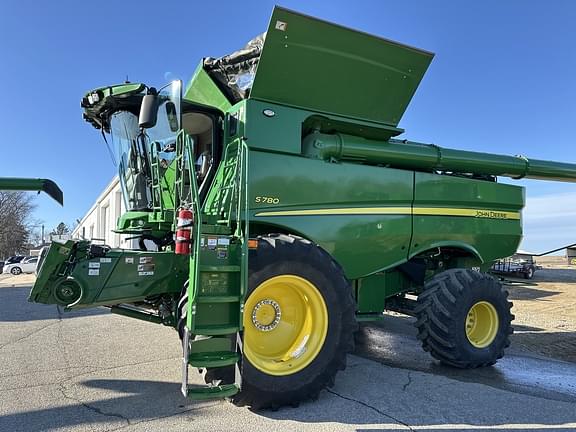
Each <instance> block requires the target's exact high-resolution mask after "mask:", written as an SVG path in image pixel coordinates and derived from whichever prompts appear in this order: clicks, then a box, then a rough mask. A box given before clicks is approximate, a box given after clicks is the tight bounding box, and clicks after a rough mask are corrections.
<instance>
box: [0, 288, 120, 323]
mask: <svg viewBox="0 0 576 432" xmlns="http://www.w3.org/2000/svg"><path fill="white" fill-rule="evenodd" d="M30 289H31V288H30V287H29V286H24V287H11V288H2V289H0V304H1V305H2V313H1V314H0V322H1V321H5V322H25V321H38V320H46V319H57V318H60V319H69V318H76V317H85V316H92V315H102V314H109V313H110V310H109V309H105V308H94V309H82V310H77V311H70V312H64V311H63V310H62V308H60V311H59V310H58V307H57V306H56V305H44V304H39V303H30V302H29V301H28V295H29V294H30Z"/></svg>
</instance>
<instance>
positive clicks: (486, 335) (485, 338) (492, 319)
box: [466, 301, 499, 348]
mask: <svg viewBox="0 0 576 432" xmlns="http://www.w3.org/2000/svg"><path fill="white" fill-rule="evenodd" d="M498 326H499V319H498V312H496V308H495V307H494V306H492V304H490V303H488V302H486V301H480V302H478V303H476V304H474V306H472V307H471V308H470V310H469V311H468V315H467V316H466V337H467V338H468V341H470V343H471V344H472V345H473V346H475V347H476V348H486V347H487V346H488V345H490V344H491V343H492V342H494V339H495V338H496V334H497V333H498Z"/></svg>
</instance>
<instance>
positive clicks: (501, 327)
mask: <svg viewBox="0 0 576 432" xmlns="http://www.w3.org/2000/svg"><path fill="white" fill-rule="evenodd" d="M511 308H512V303H511V302H509V301H508V292H507V291H506V290H504V289H503V287H502V285H501V284H500V282H498V281H497V280H496V279H494V278H493V277H491V276H489V275H487V274H485V273H480V272H476V271H472V270H467V269H451V270H447V271H444V272H442V273H439V274H437V275H436V276H434V277H432V278H431V279H430V280H429V281H428V282H427V283H426V285H425V287H424V291H423V292H422V294H420V295H419V296H418V302H417V307H416V309H415V314H416V317H417V322H416V327H417V329H418V339H420V340H421V341H422V346H423V348H424V350H425V351H428V352H430V354H431V355H432V356H433V357H434V358H436V359H438V360H440V361H441V362H442V363H444V364H447V365H450V366H454V367H458V368H464V369H468V368H477V367H482V366H490V365H493V364H494V363H496V361H497V360H498V359H500V358H502V356H503V355H504V349H505V348H507V347H508V346H509V345H510V335H511V334H512V333H513V328H512V326H511V322H512V320H513V319H514V316H513V315H512V314H511V313H510V309H511Z"/></svg>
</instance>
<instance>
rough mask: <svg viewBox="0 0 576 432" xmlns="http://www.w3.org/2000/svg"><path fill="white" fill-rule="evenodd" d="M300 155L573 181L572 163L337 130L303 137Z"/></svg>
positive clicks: (574, 167) (575, 169)
mask: <svg viewBox="0 0 576 432" xmlns="http://www.w3.org/2000/svg"><path fill="white" fill-rule="evenodd" d="M303 150H304V154H305V155H306V156H308V157H314V158H319V159H324V160H330V159H336V160H343V161H346V160H348V161H354V162H362V161H364V162H368V163H376V164H386V165H389V166H391V167H394V168H405V169H406V168H408V169H414V170H422V171H447V172H456V173H468V174H479V175H493V176H503V177H511V178H514V179H522V178H529V179H540V180H552V181H564V182H576V164H570V163H563V162H552V161H545V160H538V159H527V158H525V157H524V156H504V155H497V154H492V153H480V152H472V151H466V150H453V149H447V148H443V147H439V146H437V145H435V144H421V143H416V142H411V141H400V140H390V141H374V140H367V139H365V138H361V137H357V136H353V135H346V134H340V133H334V134H325V133H320V132H313V133H311V134H309V135H308V136H307V137H305V138H304V141H303Z"/></svg>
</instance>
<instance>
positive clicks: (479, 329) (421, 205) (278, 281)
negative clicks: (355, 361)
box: [30, 7, 576, 408]
mask: <svg viewBox="0 0 576 432" xmlns="http://www.w3.org/2000/svg"><path fill="white" fill-rule="evenodd" d="M432 57H433V54H431V53H429V52H426V51H423V50H420V49H416V48H412V47H408V46H406V45H402V44H399V43H397V42H392V41H389V40H386V39H382V38H378V37H375V36H371V35H368V34H365V33H361V32H357V31H354V30H350V29H347V28H344V27H341V26H337V25H334V24H331V23H327V22H324V21H321V20H318V19H315V18H311V17H308V16H305V15H301V14H298V13H296V12H292V11H289V10H287V9H284V8H280V7H276V8H275V9H274V12H273V14H272V18H271V21H270V24H269V26H268V29H267V31H266V33H265V37H264V36H261V37H259V38H256V39H255V40H253V41H252V42H251V43H250V44H249V45H248V46H247V47H246V48H245V49H243V50H241V51H239V52H236V53H233V54H231V55H229V56H225V57H222V58H218V59H214V58H207V59H204V60H203V61H202V62H201V63H200V65H199V66H198V68H197V69H196V71H195V73H194V75H193V77H192V79H191V81H190V83H189V84H188V86H187V87H186V89H185V90H184V91H183V90H182V88H181V83H180V82H179V81H176V82H173V83H171V84H169V85H167V86H165V87H163V88H160V89H156V88H154V87H151V86H148V85H146V84H143V83H124V84H120V85H112V86H104V87H99V88H97V89H95V90H92V91H90V92H88V93H87V94H86V96H85V97H84V99H83V100H82V107H83V109H84V118H85V119H86V120H87V121H88V122H89V123H91V124H92V125H93V126H94V127H96V128H97V129H99V130H101V131H102V132H103V133H104V134H110V135H112V136H113V137H114V141H113V142H114V143H115V145H116V146H117V148H116V149H115V151H116V153H117V155H116V159H117V160H118V161H119V162H118V168H119V177H120V181H121V183H122V187H123V196H124V200H125V203H126V207H127V209H128V211H127V212H126V213H125V214H123V215H122V216H121V217H120V218H119V220H118V223H117V226H116V232H118V233H121V234H128V235H131V236H135V237H138V238H139V239H140V240H141V242H140V244H141V250H121V249H113V248H109V247H106V246H103V245H96V244H91V243H90V242H88V241H85V240H70V241H68V242H66V243H65V244H63V245H61V244H59V245H55V244H53V245H52V246H51V248H50V250H49V251H48V253H47V255H46V257H45V259H44V260H43V262H42V263H41V264H40V266H39V272H38V278H37V281H36V284H35V286H34V288H33V290H32V292H31V294H30V300H31V301H35V302H39V303H47V304H59V305H62V306H64V307H65V308H66V309H67V310H70V309H78V308H85V307H94V306H107V307H110V308H111V310H112V312H114V313H118V314H121V315H125V316H129V317H133V318H138V319H143V320H146V321H149V322H153V323H159V324H164V325H168V326H172V327H174V328H175V329H176V330H177V331H178V334H179V336H180V338H181V339H182V346H183V380H182V392H183V393H184V394H185V395H186V396H188V397H190V398H195V399H203V398H214V397H231V398H232V399H233V401H234V402H235V403H237V404H246V405H251V406H252V407H253V408H263V407H278V406H281V405H286V404H291V405H295V404H297V403H299V402H300V401H302V400H305V399H308V398H315V397H317V396H318V394H319V392H320V391H321V390H322V389H324V388H325V387H326V386H331V385H333V383H334V379H335V376H336V374H337V372H338V371H339V370H342V369H344V368H345V366H346V355H347V353H349V352H351V351H352V350H353V348H354V332H355V331H356V330H357V322H358V321H371V320H378V319H380V318H382V315H383V313H384V312H385V311H387V310H393V311H402V312H404V313H407V314H410V315H413V316H415V317H417V321H416V327H417V329H418V338H419V339H420V340H421V341H422V345H423V348H424V349H425V350H426V351H429V352H430V353H431V354H432V355H433V356H434V357H435V358H436V359H438V360H440V361H441V362H443V363H445V364H448V365H451V366H455V367H460V368H476V367H480V366H487V365H492V364H494V363H495V362H496V361H497V360H498V359H499V358H500V357H502V356H503V355H504V349H505V348H506V347H507V346H508V345H509V343H510V340H509V337H510V334H511V333H512V326H511V321H512V315H511V313H510V308H511V306H512V304H511V303H510V302H509V301H508V293H507V292H506V291H505V290H504V289H503V288H502V286H501V284H500V282H498V281H497V280H496V279H494V278H493V277H491V276H490V275H488V274H486V273H485V272H486V271H487V270H489V269H490V267H491V265H492V263H493V262H494V260H496V259H499V258H502V257H507V256H510V255H511V254H513V253H514V252H515V251H516V250H517V247H518V244H519V242H520V239H521V237H522V228H521V216H520V214H521V210H522V208H523V207H524V190H523V188H522V187H519V186H514V185H509V184H500V183H497V181H496V180H497V177H498V176H505V177H512V178H536V179H546V180H555V181H569V182H574V181H576V165H574V164H569V163H564V162H548V161H541V160H531V159H527V158H525V157H516V156H514V157H512V156H500V155H495V154H488V153H477V152H470V151H464V150H454V149H446V148H440V147H438V146H436V145H431V144H422V143H416V142H411V141H407V140H400V139H397V138H395V137H397V136H398V135H400V134H401V133H402V132H403V130H402V129H400V128H398V123H399V121H400V119H401V117H402V115H403V113H404V111H405V110H406V107H407V106H408V103H409V102H410V100H411V98H412V96H413V94H414V92H415V91H416V89H417V87H418V85H419V83H420V81H421V79H422V77H423V76H424V73H425V72H426V70H427V68H428V66H429V64H430V62H431V60H432ZM145 240H149V241H153V242H154V243H155V244H156V246H157V249H158V250H157V251H150V250H146V247H145ZM414 299H416V300H414ZM151 343H152V341H151ZM154 343H157V341H154ZM189 366H193V367H196V368H199V369H202V370H204V371H205V380H206V382H207V384H208V386H207V387H206V388H202V389H199V388H192V387H190V386H188V369H189Z"/></svg>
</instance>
